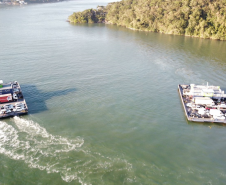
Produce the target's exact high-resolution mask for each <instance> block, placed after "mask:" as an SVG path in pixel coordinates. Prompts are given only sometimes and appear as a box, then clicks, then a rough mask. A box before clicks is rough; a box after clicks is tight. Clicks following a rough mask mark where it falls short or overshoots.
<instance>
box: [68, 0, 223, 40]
mask: <svg viewBox="0 0 226 185" xmlns="http://www.w3.org/2000/svg"><path fill="white" fill-rule="evenodd" d="M100 10H101V11H102V12H104V13H102V14H101V20H104V21H105V22H107V23H111V24H116V25H120V26H126V27H127V28H132V29H137V30H143V31H154V32H161V33H167V34H176V35H186V36H195V37H201V38H211V39H220V40H226V0H122V1H120V2H115V3H109V4H108V5H107V7H105V8H103V9H98V10H92V9H91V10H86V11H84V12H79V13H74V14H73V15H71V16H70V17H69V21H70V22H74V23H76V22H98V21H96V20H98V19H96V16H95V15H96V14H98V12H99V11H100ZM87 11H88V12H87ZM89 11H90V12H92V15H91V13H90V12H89ZM96 12H97V13H96ZM81 20H82V21H81Z"/></svg>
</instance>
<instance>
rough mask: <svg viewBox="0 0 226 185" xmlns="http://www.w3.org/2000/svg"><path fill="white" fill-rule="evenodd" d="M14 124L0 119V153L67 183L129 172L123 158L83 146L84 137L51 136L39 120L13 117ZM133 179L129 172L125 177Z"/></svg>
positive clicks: (85, 182)
mask: <svg viewBox="0 0 226 185" xmlns="http://www.w3.org/2000/svg"><path fill="white" fill-rule="evenodd" d="M13 121H14V123H15V125H16V127H13V126H12V125H9V124H7V123H6V122H3V121H0V153H1V154H4V155H6V156H8V157H9V158H11V159H14V160H23V161H24V162H25V163H26V164H28V166H29V167H30V168H38V169H40V170H46V171H47V173H59V174H60V175H61V178H62V179H63V180H64V181H66V182H71V181H73V180H76V181H78V182H79V183H80V184H91V183H92V176H93V175H94V174H95V179H96V177H98V176H99V181H100V183H101V182H102V176H104V175H105V174H106V173H109V172H113V173H116V174H117V173H118V172H120V173H121V172H122V173H124V174H128V173H129V172H131V171H132V165H131V164H130V163H128V162H127V161H126V160H124V159H120V158H111V157H105V156H104V155H102V154H100V153H99V152H95V151H91V150H90V149H89V148H85V147H84V146H83V144H84V139H82V138H80V137H77V138H76V139H74V140H69V139H67V138H64V137H61V136H54V135H52V134H50V133H48V132H47V131H46V129H45V128H43V127H41V126H40V125H39V124H38V123H35V122H33V121H31V120H25V119H22V118H19V117H15V118H14V119H13ZM126 178H127V179H129V180H128V182H129V181H131V179H134V178H133V177H132V176H131V175H129V176H128V175H127V177H126Z"/></svg>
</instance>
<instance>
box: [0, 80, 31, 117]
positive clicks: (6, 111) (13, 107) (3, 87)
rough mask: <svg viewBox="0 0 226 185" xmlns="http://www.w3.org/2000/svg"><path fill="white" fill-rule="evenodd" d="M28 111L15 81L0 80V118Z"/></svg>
mask: <svg viewBox="0 0 226 185" xmlns="http://www.w3.org/2000/svg"><path fill="white" fill-rule="evenodd" d="M27 113H28V107H27V103H26V101H25V99H24V96H23V94H22V91H21V88H20V85H19V83H18V82H17V81H15V82H10V83H3V81H2V80H0V119H1V118H6V117H13V116H19V115H22V114H27Z"/></svg>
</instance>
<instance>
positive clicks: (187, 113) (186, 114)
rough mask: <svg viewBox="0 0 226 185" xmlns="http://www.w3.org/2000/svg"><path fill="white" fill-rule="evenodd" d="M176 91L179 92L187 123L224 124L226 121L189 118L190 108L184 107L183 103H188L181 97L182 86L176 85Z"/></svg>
mask: <svg viewBox="0 0 226 185" xmlns="http://www.w3.org/2000/svg"><path fill="white" fill-rule="evenodd" d="M178 91H179V95H180V99H181V102H182V105H183V108H184V112H185V116H186V118H187V120H188V121H193V122H209V123H224V124H226V119H214V118H212V117H211V118H204V117H201V118H199V117H193V116H190V112H189V110H190V108H189V107H187V106H186V103H185V101H188V102H187V103H189V100H188V99H186V98H184V97H183V88H182V85H178Z"/></svg>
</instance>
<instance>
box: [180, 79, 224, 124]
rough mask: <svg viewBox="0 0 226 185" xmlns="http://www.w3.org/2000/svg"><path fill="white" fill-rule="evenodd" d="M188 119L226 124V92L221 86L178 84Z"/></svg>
mask: <svg viewBox="0 0 226 185" xmlns="http://www.w3.org/2000/svg"><path fill="white" fill-rule="evenodd" d="M178 91H179V96H180V99H181V102H182V105H183V108H184V112H185V116H186V118H187V119H188V121H193V122H212V123H224V124H226V94H224V91H222V90H221V89H220V87H219V86H209V85H208V83H207V85H195V84H190V85H180V84H179V85H178Z"/></svg>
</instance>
